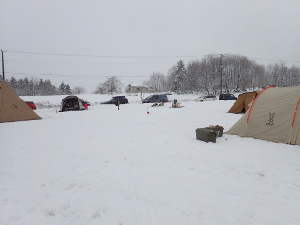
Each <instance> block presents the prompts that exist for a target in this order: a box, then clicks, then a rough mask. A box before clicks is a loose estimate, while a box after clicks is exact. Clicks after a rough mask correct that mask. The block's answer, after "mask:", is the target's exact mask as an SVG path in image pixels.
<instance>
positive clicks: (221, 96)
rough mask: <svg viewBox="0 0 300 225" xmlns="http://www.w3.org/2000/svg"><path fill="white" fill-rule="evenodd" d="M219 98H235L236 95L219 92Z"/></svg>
mask: <svg viewBox="0 0 300 225" xmlns="http://www.w3.org/2000/svg"><path fill="white" fill-rule="evenodd" d="M219 100H237V97H235V96H234V95H233V94H229V93H226V94H220V95H219Z"/></svg>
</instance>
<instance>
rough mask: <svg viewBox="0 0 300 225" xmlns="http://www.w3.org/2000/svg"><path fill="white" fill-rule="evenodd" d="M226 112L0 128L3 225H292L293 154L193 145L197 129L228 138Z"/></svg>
mask: <svg viewBox="0 0 300 225" xmlns="http://www.w3.org/2000/svg"><path fill="white" fill-rule="evenodd" d="M90 97H91V96H90ZM194 97H196V96H194ZM28 98H29V97H28ZM39 99H40V100H41V101H49V102H51V104H53V103H55V101H56V100H55V99H54V97H43V98H42V97H39ZM91 99H92V98H87V100H90V101H93V100H91ZM103 100H104V99H103ZM105 100H106V99H105ZM94 101H98V100H96V99H95V100H94ZM99 101H102V99H99ZM232 103H233V101H211V102H201V103H199V102H192V101H190V102H185V103H184V106H185V107H184V108H180V109H173V108H170V103H168V104H166V105H165V106H164V107H156V108H151V107H149V104H139V103H136V104H128V105H121V107H120V110H119V111H118V110H117V109H116V107H115V106H113V105H95V106H92V107H91V108H90V109H89V110H88V111H79V112H64V113H57V112H56V110H55V109H54V108H50V109H42V110H37V113H38V114H39V115H40V116H41V117H43V119H42V120H36V121H26V122H15V123H2V124H0V134H1V137H0V138H1V158H0V180H1V182H0V212H1V213H0V224H3V225H4V224H5V225H16V224H24V225H27V224H28V225H41V224H43V225H57V224H64V225H82V224H89V225H93V224H94V225H99V224H104V225H108V224H109V225H112V224H115V225H121V224H122V225H126V224H128V225H157V224H170V225H171V224H172V225H183V224H184V225H199V224H206V225H219V224H222V225H241V224H256V225H257V224H263V225H271V224H272V225H282V224H289V225H292V224H293V225H296V224H299V221H300V214H299V212H298V208H299V205H300V192H299V189H300V179H299V178H300V164H299V161H300V151H299V146H291V145H286V144H276V143H271V142H266V141H262V140H257V139H251V138H240V137H238V136H230V135H224V137H221V138H218V139H217V143H216V144H214V143H204V142H201V141H197V140H196V139H195V129H196V128H198V127H204V126H208V125H210V124H214V125H215V124H219V125H222V126H224V127H225V129H228V128H230V127H231V126H232V125H233V124H234V123H235V122H236V121H237V120H238V119H239V118H240V115H233V114H228V113H226V111H227V110H228V109H229V108H230V106H231V104H232ZM148 110H149V112H150V113H149V114H147V113H146V112H147V111H148Z"/></svg>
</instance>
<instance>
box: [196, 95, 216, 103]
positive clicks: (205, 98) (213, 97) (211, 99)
mask: <svg viewBox="0 0 300 225" xmlns="http://www.w3.org/2000/svg"><path fill="white" fill-rule="evenodd" d="M214 100H217V97H216V96H215V95H206V96H202V97H199V98H196V99H195V101H197V102H204V101H214Z"/></svg>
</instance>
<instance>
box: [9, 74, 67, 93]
mask: <svg viewBox="0 0 300 225" xmlns="http://www.w3.org/2000/svg"><path fill="white" fill-rule="evenodd" d="M6 81H7V82H8V83H9V85H10V86H11V87H12V88H13V89H14V90H15V92H16V93H17V95H19V96H34V95H70V94H72V89H71V87H70V85H69V84H66V83H64V82H61V83H60V85H59V86H58V87H56V86H55V85H54V84H52V83H51V81H50V80H47V79H46V80H43V79H40V80H34V79H28V78H27V77H25V78H21V79H16V78H15V77H11V78H10V79H9V80H6Z"/></svg>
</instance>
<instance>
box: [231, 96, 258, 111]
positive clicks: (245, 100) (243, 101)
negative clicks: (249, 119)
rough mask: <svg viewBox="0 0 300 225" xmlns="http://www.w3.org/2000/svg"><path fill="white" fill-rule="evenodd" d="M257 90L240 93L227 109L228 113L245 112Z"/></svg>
mask: <svg viewBox="0 0 300 225" xmlns="http://www.w3.org/2000/svg"><path fill="white" fill-rule="evenodd" d="M256 95H257V92H256V91H253V92H247V93H244V94H240V95H239V97H238V99H237V100H236V101H235V103H234V104H233V106H232V107H231V108H230V109H229V111H228V112H229V113H245V112H247V110H248V108H249V105H250V103H251V102H252V101H253V99H254V98H255V97H256Z"/></svg>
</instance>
